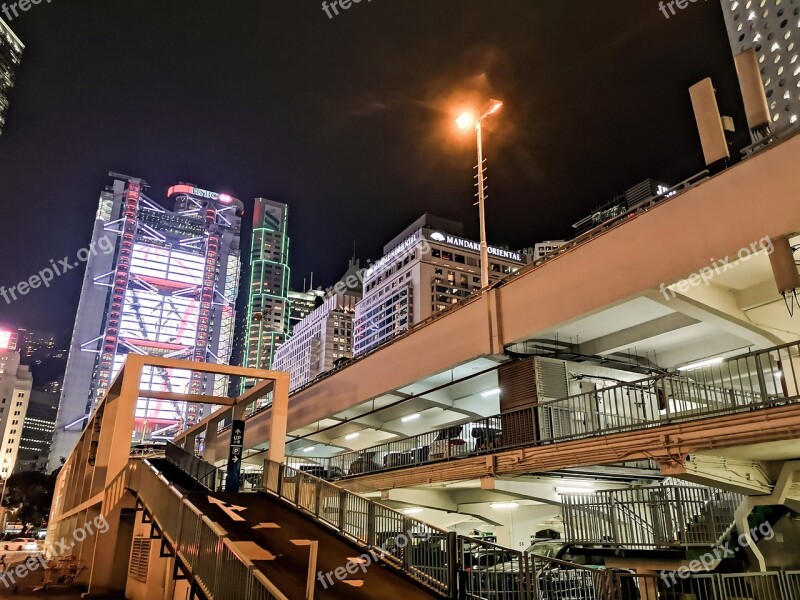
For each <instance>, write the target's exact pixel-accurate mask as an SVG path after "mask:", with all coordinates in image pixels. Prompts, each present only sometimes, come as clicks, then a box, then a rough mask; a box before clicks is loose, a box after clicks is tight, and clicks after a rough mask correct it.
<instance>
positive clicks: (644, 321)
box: [178, 136, 800, 457]
mask: <svg viewBox="0 0 800 600" xmlns="http://www.w3.org/2000/svg"><path fill="white" fill-rule="evenodd" d="M798 156H800V136H794V137H791V138H789V139H787V140H785V141H784V142H782V143H779V144H776V145H773V146H771V147H768V148H767V149H765V150H764V151H762V152H760V153H758V154H756V155H754V156H752V157H750V158H749V159H747V160H745V161H743V162H742V163H740V164H738V165H736V166H734V167H732V168H730V169H728V170H726V171H724V172H722V173H720V174H719V175H717V176H715V177H711V178H710V179H706V180H704V181H701V182H700V183H699V184H697V185H694V186H692V187H689V188H688V189H685V190H683V191H680V192H679V193H677V194H675V195H674V196H672V197H670V198H667V199H665V200H663V201H662V202H660V203H658V204H657V205H655V206H653V207H652V208H650V209H649V210H645V211H642V212H640V213H637V214H634V215H632V216H630V217H629V218H625V219H622V220H619V221H618V222H617V223H615V224H613V225H612V226H610V227H604V228H601V229H600V230H599V231H595V232H592V233H590V234H589V235H588V236H587V238H586V239H585V240H582V241H581V243H577V244H575V245H573V246H570V247H569V248H567V249H566V250H565V251H563V252H561V253H560V254H558V255H556V256H555V257H554V258H552V259H550V260H547V261H544V262H543V263H542V264H537V265H532V266H531V267H530V268H526V269H523V270H521V271H520V272H519V273H517V274H516V275H515V276H512V277H509V278H508V279H507V280H505V281H504V282H503V283H502V284H501V285H497V286H495V287H493V288H491V289H488V290H485V291H484V292H483V293H481V294H479V295H476V296H474V297H472V298H469V299H468V300H466V301H465V302H464V303H463V304H461V305H459V306H457V307H455V308H454V309H452V310H450V311H448V312H446V313H444V314H442V315H438V316H437V317H435V318H432V319H430V320H428V321H427V322H423V323H420V324H418V325H417V326H416V327H414V328H413V329H412V330H411V331H410V332H408V333H407V334H405V335H403V336H402V337H400V338H398V339H396V340H395V341H394V342H392V343H391V344H389V345H387V346H385V347H382V348H380V349H378V350H376V351H374V352H372V353H371V354H368V355H366V356H364V357H363V358H360V359H359V360H356V361H354V362H353V363H351V364H349V365H348V366H346V367H345V368H342V369H341V370H339V371H336V372H334V373H332V374H330V375H329V376H327V377H325V378H323V379H321V380H318V381H316V382H314V383H312V384H310V385H308V386H306V387H305V388H303V389H301V390H299V391H297V392H296V393H294V394H292V396H291V399H290V406H289V412H288V425H289V426H288V430H289V432H290V434H291V435H292V436H300V437H302V436H308V437H307V438H304V439H306V441H307V442H308V443H311V442H321V443H322V444H325V447H324V448H322V447H317V448H315V451H314V455H315V456H316V455H317V454H318V453H320V452H321V453H322V455H323V456H324V455H326V453H327V454H328V455H329V454H333V453H336V452H338V451H341V450H347V449H360V448H365V447H368V446H370V445H372V444H375V443H380V442H383V441H386V440H390V439H395V438H399V437H403V436H407V435H413V434H415V433H418V432H420V431H422V430H424V428H425V427H427V428H431V427H437V426H444V425H446V424H447V423H449V422H458V421H459V420H464V419H467V418H474V417H475V416H476V415H480V416H488V415H491V414H495V413H497V412H500V411H499V406H498V405H497V403H496V402H494V403H493V402H491V401H483V402H480V401H476V399H475V397H474V395H475V394H474V393H471V392H472V390H471V389H469V388H470V387H472V388H480V387H482V386H486V385H488V384H489V382H490V380H491V379H492V374H491V373H492V371H491V369H492V368H494V367H496V366H497V365H498V364H500V363H503V362H505V361H507V360H508V359H509V354H508V351H509V350H510V351H516V352H522V353H527V352H531V353H540V352H542V351H543V349H545V350H546V351H550V352H552V351H553V350H555V349H558V350H560V351H569V352H574V353H579V354H581V355H594V356H600V357H605V358H608V359H612V358H615V357H623V358H624V357H629V358H630V357H635V358H636V359H640V358H644V359H646V360H647V361H648V362H649V363H650V364H651V365H652V366H655V367H660V368H672V367H675V366H676V365H680V364H685V363H687V362H691V361H693V360H697V359H700V358H703V357H707V356H712V355H715V354H717V353H721V352H730V351H734V350H739V351H746V350H748V349H759V348H767V347H770V346H773V345H776V344H779V343H781V342H785V341H793V340H796V339H798V337H800V325H798V322H797V319H792V318H791V317H789V315H788V314H787V312H786V308H785V306H784V303H783V300H782V298H781V297H780V296H779V295H778V293H777V289H776V287H775V282H774V280H773V277H772V272H771V269H770V263H769V258H768V256H767V252H766V251H764V250H763V249H762V246H766V241H768V240H774V239H777V238H778V237H779V236H783V235H790V236H791V235H793V234H795V233H796V232H800V207H798V203H797V198H796V194H797V192H796V190H798V189H800V173H798V170H797V169H796V168H794V165H795V164H796V161H797V157H798ZM743 251H746V252H747V253H748V256H747V257H746V258H745V259H744V260H741V259H740V258H739V256H741V255H740V252H743ZM723 262H724V263H725V266H724V268H718V269H717V271H716V272H715V273H714V274H713V278H712V279H710V281H709V284H708V285H705V284H702V283H701V284H699V285H698V284H697V281H698V280H699V277H697V276H695V275H693V274H696V273H698V272H699V271H700V270H701V269H703V268H706V267H710V266H713V265H721V264H723ZM481 374H483V375H481ZM468 377H471V379H469V380H467V381H468V382H470V383H465V384H464V385H462V386H461V389H458V390H456V389H453V390H450V392H451V393H442V392H441V388H442V386H443V385H444V384H446V383H451V382H454V381H458V380H462V379H464V378H468ZM484 389H485V387H484ZM434 410H435V411H436V412H437V413H438V415H437V416H436V418H435V419H433V420H430V419H427V420H426V419H424V418H423V419H420V420H418V421H416V422H408V423H407V422H404V421H403V420H402V416H403V415H408V414H416V413H422V415H423V417H425V416H426V411H427V412H428V413H431V412H433V411H434ZM270 419H271V411H270V410H266V411H263V412H260V413H258V414H256V415H254V416H253V417H252V418H250V419H249V420H248V424H247V430H246V433H245V442H246V447H248V448H251V449H254V450H256V451H257V450H261V449H264V448H265V447H267V439H268V434H267V432H268V428H269V423H270ZM203 431H204V425H203V424H200V425H199V426H198V427H197V428H195V430H193V431H190V432H188V433H187V434H184V435H183V436H181V437H180V438H178V442H180V441H182V440H184V439H187V438H193V437H197V436H200V437H202V432H203ZM317 432H319V433H317ZM353 433H359V436H358V438H357V440H355V441H352V442H351V441H348V440H347V439H346V438H347V436H351V437H352V434H353ZM209 442H210V443H206V452H207V453H208V455H209V456H212V457H213V456H221V454H220V453H221V452H223V451H224V450H223V446H224V444H222V443H221V442H220V444H221V445H218V446H217V445H215V443H214V442H213V440H209ZM302 446H307V443H300V442H298V443H295V444H292V443H291V442H290V444H289V451H290V453H291V452H296V451H298V450H299V449H300V448H301V447H302Z"/></svg>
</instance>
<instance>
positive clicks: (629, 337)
mask: <svg viewBox="0 0 800 600" xmlns="http://www.w3.org/2000/svg"><path fill="white" fill-rule="evenodd" d="M697 323H699V321H698V320H697V319H693V318H692V317H689V316H686V315H682V314H680V313H674V314H671V315H666V316H663V317H660V318H658V319H653V320H652V321H647V322H646V323H641V324H639V325H635V326H633V327H628V328H627V329H623V330H621V331H617V332H615V333H611V334H609V335H604V336H602V337H599V338H596V339H593V340H589V341H588V342H581V344H580V351H581V353H582V354H588V355H592V356H593V355H598V354H610V353H613V352H619V351H621V350H627V349H628V348H631V347H633V346H636V345H637V344H638V345H640V346H641V345H642V344H643V343H644V342H645V341H646V340H648V339H650V338H654V337H656V336H658V335H662V334H665V333H670V332H672V331H677V330H678V329H683V328H684V327H690V326H692V325H696V324H697Z"/></svg>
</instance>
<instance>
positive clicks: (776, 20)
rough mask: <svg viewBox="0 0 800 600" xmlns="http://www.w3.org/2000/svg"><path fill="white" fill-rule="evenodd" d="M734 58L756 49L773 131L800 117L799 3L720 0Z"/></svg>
mask: <svg viewBox="0 0 800 600" xmlns="http://www.w3.org/2000/svg"><path fill="white" fill-rule="evenodd" d="M722 11H723V13H724V14H725V23H726V25H727V28H728V38H729V40H730V43H731V50H732V51H733V54H734V56H735V55H737V54H740V53H741V52H743V51H745V50H748V49H750V48H755V51H756V55H757V56H758V62H759V68H760V70H761V78H762V80H763V82H764V90H765V92H766V95H767V104H768V105H769V109H770V119H771V120H772V130H773V131H780V130H782V129H786V128H787V127H789V126H791V125H793V124H795V123H797V119H798V115H800V46H798V44H800V0H722Z"/></svg>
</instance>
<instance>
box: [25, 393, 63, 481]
mask: <svg viewBox="0 0 800 600" xmlns="http://www.w3.org/2000/svg"><path fill="white" fill-rule="evenodd" d="M58 398H59V397H58V396H57V395H56V394H51V393H48V392H45V391H41V390H33V391H32V392H31V398H30V402H29V403H28V412H27V414H26V415H25V422H24V425H23V427H22V438H21V439H20V443H19V454H18V455H17V463H16V465H15V467H14V471H15V472H17V473H19V472H22V471H43V470H45V469H46V468H47V464H48V462H49V458H50V445H51V444H52V442H53V432H54V431H55V429H56V414H57V413H58Z"/></svg>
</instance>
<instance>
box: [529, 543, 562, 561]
mask: <svg viewBox="0 0 800 600" xmlns="http://www.w3.org/2000/svg"><path fill="white" fill-rule="evenodd" d="M562 547H563V544H534V545H533V546H531V547H530V548H528V549H527V550H526V552H528V553H529V554H538V555H539V556H544V557H545V558H554V557H555V555H556V554H558V551H559V550H560V549H561V548H562Z"/></svg>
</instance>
